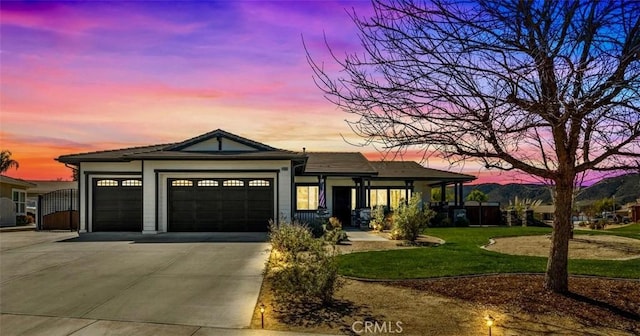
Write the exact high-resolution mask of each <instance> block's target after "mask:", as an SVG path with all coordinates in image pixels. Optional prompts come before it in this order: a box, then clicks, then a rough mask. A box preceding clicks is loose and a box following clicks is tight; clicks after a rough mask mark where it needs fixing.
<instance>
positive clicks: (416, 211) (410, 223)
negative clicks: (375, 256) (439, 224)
mask: <svg viewBox="0 0 640 336" xmlns="http://www.w3.org/2000/svg"><path fill="white" fill-rule="evenodd" d="M434 216H435V212H434V211H432V210H430V209H423V208H422V197H421V195H420V193H414V194H413V196H411V199H410V200H409V203H408V204H404V203H402V204H400V206H399V207H398V209H396V211H395V212H394V213H393V228H392V230H391V239H404V240H409V241H415V240H416V239H417V238H418V235H419V234H420V232H421V231H422V229H423V228H425V227H427V224H428V223H429V220H431V218H433V217H434Z"/></svg>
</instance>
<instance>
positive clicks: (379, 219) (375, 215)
mask: <svg viewBox="0 0 640 336" xmlns="http://www.w3.org/2000/svg"><path fill="white" fill-rule="evenodd" d="M386 220H387V218H386V216H385V213H384V206H382V205H378V206H376V207H374V208H373V211H372V212H371V222H369V226H370V227H371V228H372V229H374V230H375V231H382V230H384V229H385V222H386Z"/></svg>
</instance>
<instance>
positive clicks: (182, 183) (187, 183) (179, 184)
mask: <svg viewBox="0 0 640 336" xmlns="http://www.w3.org/2000/svg"><path fill="white" fill-rule="evenodd" d="M171 186H172V187H192V186H193V181H189V180H175V181H171Z"/></svg>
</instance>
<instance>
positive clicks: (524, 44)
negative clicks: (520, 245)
mask: <svg viewBox="0 0 640 336" xmlns="http://www.w3.org/2000/svg"><path fill="white" fill-rule="evenodd" d="M373 8H374V12H373V14H372V15H371V17H370V18H363V17H359V16H358V15H357V13H355V12H354V13H353V14H352V19H353V22H354V23H355V24H356V25H357V28H358V29H359V36H360V40H361V44H362V46H363V47H364V52H363V53H362V54H359V53H354V54H347V55H345V57H344V58H342V57H337V56H336V55H335V54H333V58H334V61H335V62H337V63H338V64H339V66H340V70H341V72H339V73H333V72H330V71H329V70H325V69H324V66H323V65H322V63H319V62H316V61H315V60H314V59H313V58H312V57H311V56H310V52H309V50H308V49H307V55H308V61H309V63H310V65H311V67H312V68H313V71H314V72H315V76H314V80H315V81H316V84H317V85H318V87H320V88H321V89H322V90H323V91H324V93H325V95H326V97H327V98H328V99H329V100H330V101H332V102H333V103H334V104H336V105H337V106H339V107H340V108H341V109H343V110H344V111H346V112H348V113H351V114H353V115H354V116H355V117H356V119H354V120H355V121H352V122H351V124H350V125H351V127H352V129H353V130H354V131H355V133H357V134H359V135H360V136H362V137H363V138H364V141H366V142H368V143H375V144H378V146H382V147H383V148H386V149H389V150H393V149H400V148H406V147H407V146H419V148H421V149H422V150H423V151H424V153H425V155H431V153H436V154H438V155H441V156H442V157H444V158H447V159H449V160H451V161H452V162H455V161H461V160H467V159H475V160H479V161H480V162H482V163H483V164H484V166H485V167H487V168H490V169H500V170H517V171H521V172H524V173H527V174H529V175H531V176H535V177H537V178H538V179H542V180H545V181H548V183H550V184H552V185H553V186H554V190H555V195H554V200H555V205H556V210H555V220H554V229H553V234H552V246H551V249H550V254H549V259H548V260H549V261H548V264H547V270H546V277H545V287H546V288H547V289H550V290H553V291H556V292H566V291H567V290H568V273H567V254H568V242H569V236H570V232H571V204H572V195H573V190H574V183H575V182H576V178H577V176H579V174H581V173H583V172H588V171H593V170H596V171H616V170H621V169H637V162H638V160H637V159H638V158H640V140H639V136H640V126H639V120H640V107H639V106H640V105H639V103H640V92H639V91H640V89H639V87H640V69H639V67H640V62H639V58H640V22H639V15H638V13H640V2H638V1H624V0H612V1H595V0H593V1H586V0H582V1H555V0H547V1H533V0H502V1H487V0H476V1H475V2H470V1H464V2H459V3H455V2H450V1H446V0H434V1H432V2H428V3H416V2H414V1H403V0H398V1H377V0H374V1H373ZM327 47H328V48H329V49H330V46H329V43H327ZM330 50H331V49H330Z"/></svg>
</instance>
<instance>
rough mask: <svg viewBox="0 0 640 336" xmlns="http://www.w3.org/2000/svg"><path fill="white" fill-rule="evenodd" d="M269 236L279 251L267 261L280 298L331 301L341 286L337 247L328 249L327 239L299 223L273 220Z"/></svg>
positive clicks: (278, 298)
mask: <svg viewBox="0 0 640 336" xmlns="http://www.w3.org/2000/svg"><path fill="white" fill-rule="evenodd" d="M330 231H336V232H342V230H339V229H336V230H330ZM269 236H270V237H271V243H272V246H273V249H274V250H275V251H277V252H279V253H278V254H277V255H276V256H272V258H270V259H269V262H268V264H267V266H268V272H267V275H268V276H269V277H270V278H271V280H272V281H271V283H272V286H273V290H274V292H275V294H276V299H277V300H283V302H292V301H297V302H307V301H312V302H313V301H321V302H322V303H327V302H330V301H331V300H332V299H333V294H334V293H335V290H336V288H337V287H338V285H339V278H338V264H337V261H336V255H337V252H336V249H335V247H333V248H330V249H329V248H326V247H325V245H324V242H323V240H319V239H314V238H313V235H312V234H311V230H310V229H309V228H308V227H307V226H306V225H301V224H299V223H291V224H289V223H284V224H281V225H279V226H276V225H274V224H273V223H271V225H270V233H269Z"/></svg>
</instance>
